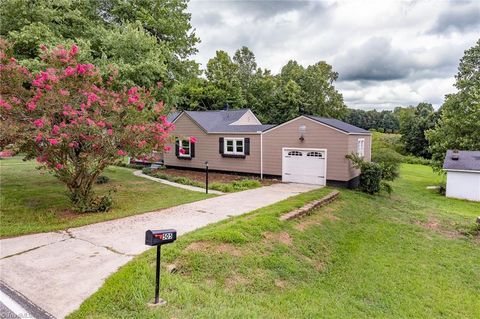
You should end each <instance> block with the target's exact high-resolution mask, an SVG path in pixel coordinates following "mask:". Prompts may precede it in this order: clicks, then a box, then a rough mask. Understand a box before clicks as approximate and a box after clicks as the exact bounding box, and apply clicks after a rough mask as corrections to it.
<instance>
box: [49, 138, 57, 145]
mask: <svg viewBox="0 0 480 319" xmlns="http://www.w3.org/2000/svg"><path fill="white" fill-rule="evenodd" d="M48 142H49V143H50V145H57V144H58V140H57V139H56V138H49V139H48Z"/></svg>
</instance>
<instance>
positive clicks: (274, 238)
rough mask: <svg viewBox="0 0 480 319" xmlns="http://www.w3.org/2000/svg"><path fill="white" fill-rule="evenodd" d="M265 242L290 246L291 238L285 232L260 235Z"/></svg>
mask: <svg viewBox="0 0 480 319" xmlns="http://www.w3.org/2000/svg"><path fill="white" fill-rule="evenodd" d="M262 235H263V237H264V238H265V239H264V240H265V241H269V242H279V243H282V244H284V245H287V246H291V245H292V242H293V240H292V237H291V236H290V235H289V234H288V233H287V232H285V231H283V232H279V233H272V232H265V233H263V234H262Z"/></svg>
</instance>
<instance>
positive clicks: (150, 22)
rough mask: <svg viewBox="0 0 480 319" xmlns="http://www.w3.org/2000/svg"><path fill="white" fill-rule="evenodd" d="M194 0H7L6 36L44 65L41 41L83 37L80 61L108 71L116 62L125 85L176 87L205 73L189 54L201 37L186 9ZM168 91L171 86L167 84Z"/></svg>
mask: <svg viewBox="0 0 480 319" xmlns="http://www.w3.org/2000/svg"><path fill="white" fill-rule="evenodd" d="M187 5H188V0H138V1H123V0H58V1H50V0H36V1H31V0H2V1H1V5H0V17H1V19H0V36H1V37H3V38H6V39H8V40H10V42H13V43H14V52H15V57H16V58H17V60H19V62H20V63H21V64H22V65H25V66H28V67H29V69H32V70H34V71H35V70H40V69H42V68H43V67H44V65H42V61H41V60H40V58H39V57H40V54H41V52H40V50H39V49H38V48H39V46H40V45H41V44H46V45H48V46H53V45H58V44H63V45H66V46H69V45H71V44H72V43H77V44H78V45H79V46H80V48H81V50H80V52H84V53H82V55H81V56H80V57H79V59H80V61H83V62H91V63H93V64H95V65H97V66H99V67H100V68H101V71H102V72H104V74H107V73H108V71H109V69H108V68H109V67H107V65H113V67H114V68H116V69H117V70H118V72H119V79H120V80H121V81H123V84H125V85H142V86H154V85H156V83H157V82H163V83H165V85H166V88H167V89H168V88H170V86H172V85H173V84H170V83H178V81H183V80H186V79H189V78H191V77H194V76H197V75H198V74H199V69H198V65H197V63H195V62H194V61H192V60H190V59H189V56H190V55H191V54H193V53H195V52H196V48H195V45H196V44H197V43H198V42H199V39H198V38H197V37H196V35H195V33H194V31H192V27H191V24H190V14H189V13H188V12H187V11H186V9H187ZM166 91H168V90H166Z"/></svg>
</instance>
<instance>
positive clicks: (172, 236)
mask: <svg viewBox="0 0 480 319" xmlns="http://www.w3.org/2000/svg"><path fill="white" fill-rule="evenodd" d="M176 239H177V231H176V230H175V229H163V230H147V232H146V233H145V245H149V246H157V269H156V274H155V302H154V303H153V305H154V306H156V305H164V304H166V303H167V302H166V301H165V300H162V301H161V303H159V292H160V255H161V253H162V245H165V244H169V243H173V242H174V241H175V240H176Z"/></svg>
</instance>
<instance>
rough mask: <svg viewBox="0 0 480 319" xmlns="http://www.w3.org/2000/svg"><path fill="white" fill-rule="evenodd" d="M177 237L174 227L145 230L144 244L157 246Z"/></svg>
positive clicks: (172, 240)
mask: <svg viewBox="0 0 480 319" xmlns="http://www.w3.org/2000/svg"><path fill="white" fill-rule="evenodd" d="M176 239H177V231H176V230H175V229H162V230H147V232H146V233H145V245H149V246H158V245H163V244H168V243H172V242H174V241H175V240H176Z"/></svg>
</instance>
